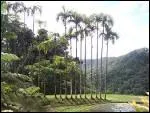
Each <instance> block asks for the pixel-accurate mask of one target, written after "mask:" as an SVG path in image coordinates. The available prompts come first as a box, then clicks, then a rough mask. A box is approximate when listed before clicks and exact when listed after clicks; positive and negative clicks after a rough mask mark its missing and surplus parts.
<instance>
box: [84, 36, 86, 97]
mask: <svg viewBox="0 0 150 113" xmlns="http://www.w3.org/2000/svg"><path fill="white" fill-rule="evenodd" d="M84 73H85V82H84V94H85V98H86V36H85V72H84Z"/></svg>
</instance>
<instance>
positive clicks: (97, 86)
mask: <svg viewBox="0 0 150 113" xmlns="http://www.w3.org/2000/svg"><path fill="white" fill-rule="evenodd" d="M96 56H97V59H96V60H97V61H96V79H97V80H96V98H98V96H97V94H98V88H99V76H98V22H97V54H96Z"/></svg>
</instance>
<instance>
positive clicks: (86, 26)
mask: <svg viewBox="0 0 150 113" xmlns="http://www.w3.org/2000/svg"><path fill="white" fill-rule="evenodd" d="M82 18H83V20H82V23H83V24H84V25H83V32H84V35H83V36H84V38H85V50H84V51H85V56H84V65H85V66H84V79H85V80H84V94H85V98H87V97H86V78H87V76H86V74H87V73H86V38H87V36H89V35H90V34H91V31H93V30H92V29H93V27H92V26H91V25H90V23H91V20H90V19H89V18H88V17H86V15H83V16H82Z"/></svg>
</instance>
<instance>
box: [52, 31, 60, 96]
mask: <svg viewBox="0 0 150 113" xmlns="http://www.w3.org/2000/svg"><path fill="white" fill-rule="evenodd" d="M51 35H52V36H54V43H55V51H54V55H56V39H57V38H58V37H60V35H59V33H52V32H51ZM54 72H55V68H54ZM54 89H55V91H54V95H55V98H57V94H56V93H57V79H56V75H54Z"/></svg>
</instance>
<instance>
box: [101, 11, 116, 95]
mask: <svg viewBox="0 0 150 113" xmlns="http://www.w3.org/2000/svg"><path fill="white" fill-rule="evenodd" d="M101 19H102V22H101V25H102V33H101V34H100V36H101V35H102V46H101V74H100V83H101V85H100V91H101V87H102V79H101V78H102V76H103V68H102V61H103V60H102V57H103V40H104V34H105V29H106V26H109V27H110V26H113V19H112V17H111V16H110V15H107V14H102V15H101ZM100 98H102V97H101V92H100Z"/></svg>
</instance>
